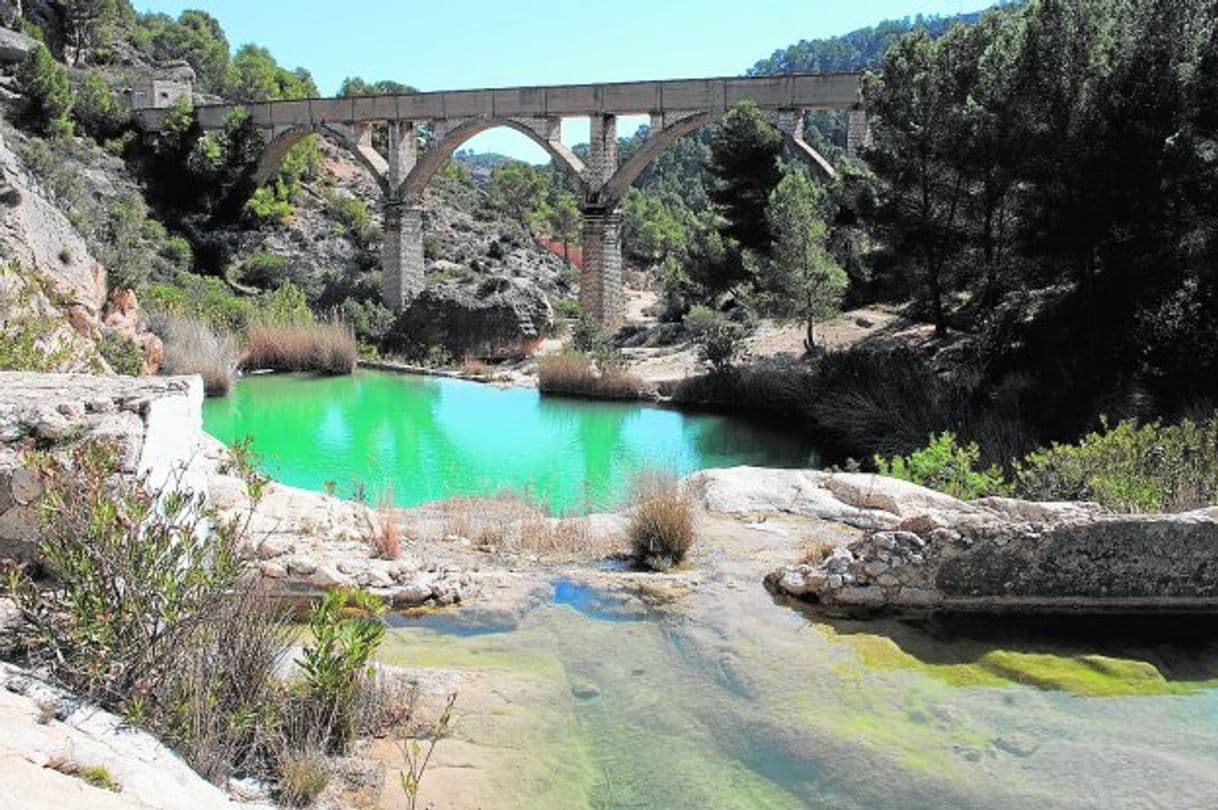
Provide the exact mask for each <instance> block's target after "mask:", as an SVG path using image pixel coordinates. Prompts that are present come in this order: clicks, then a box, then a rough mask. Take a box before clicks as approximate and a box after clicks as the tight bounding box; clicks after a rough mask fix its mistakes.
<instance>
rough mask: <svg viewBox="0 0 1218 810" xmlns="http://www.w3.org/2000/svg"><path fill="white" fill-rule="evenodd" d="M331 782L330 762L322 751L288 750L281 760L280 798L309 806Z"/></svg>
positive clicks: (295, 804)
mask: <svg viewBox="0 0 1218 810" xmlns="http://www.w3.org/2000/svg"><path fill="white" fill-rule="evenodd" d="M328 784H330V763H329V761H328V760H327V759H326V756H325V754H323V753H321V752H320V751H286V752H284V754H283V756H282V757H281V758H280V760H279V798H280V799H282V800H283V801H284V802H286V803H287V805H288V806H289V807H308V806H309V805H311V804H312V803H313V801H314V799H316V798H317V797H318V796H320V795H321V792H322V791H323V790H325V789H326V785H328Z"/></svg>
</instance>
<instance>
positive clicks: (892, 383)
mask: <svg viewBox="0 0 1218 810" xmlns="http://www.w3.org/2000/svg"><path fill="white" fill-rule="evenodd" d="M816 385H817V388H818V395H817V397H816V399H815V400H814V401H813V402H812V403H810V406H811V407H810V410H811V411H812V414H813V416H814V417H815V419H816V422H817V423H818V424H819V425H820V426H821V427H822V428H824V429H827V430H828V431H830V432H831V433H833V434H835V435H836V438H837V440H838V442H839V443H840V444H842V445H844V446H845V447H846V448H848V449H849V450H850V452H852V453H856V454H858V455H859V456H862V457H868V456H871V455H873V454H876V453H878V454H880V455H884V456H892V455H898V454H901V453H909V452H912V451H913V450H916V449H918V448H919V447H921V446H922V445H923V443H924V442H925V441H926V437H927V436H929V435H931V434H934V433H939V432H941V431H943V430H949V429H952V428H954V427H958V426H959V425H960V423H961V421H962V419H963V413H962V411H963V410H964V403H965V402H966V401H967V396H966V392H964V391H961V390H959V389H958V388H956V387H954V386H952V385H950V384H948V383H946V382H944V381H943V380H942V379H940V378H939V377H938V376H937V375H936V374H935V373H934V371H932V370H931V369H930V367H929V366H928V365H927V363H926V361H925V359H924V358H923V357H922V356H921V355H919V354H917V353H916V352H914V351H891V352H890V351H868V350H864V349H856V350H852V351H844V352H831V353H830V354H828V355H826V356H825V357H824V358H822V360H821V363H820V366H819V368H818V369H817V375H816Z"/></svg>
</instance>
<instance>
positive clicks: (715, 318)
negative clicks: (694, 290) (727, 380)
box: [685, 305, 748, 374]
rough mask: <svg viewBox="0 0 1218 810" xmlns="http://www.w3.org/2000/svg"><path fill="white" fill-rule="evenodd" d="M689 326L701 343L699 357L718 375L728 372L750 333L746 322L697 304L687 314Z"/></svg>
mask: <svg viewBox="0 0 1218 810" xmlns="http://www.w3.org/2000/svg"><path fill="white" fill-rule="evenodd" d="M685 328H686V329H687V330H689V334H690V336H691V337H693V339H694V342H695V343H697V344H698V356H699V357H701V358H702V359H703V360H704V361H706V362H707V363H710V365H711V368H712V369H714V371H715V373H716V374H724V373H726V372H727V371H728V370H729V369H730V368H731V365H732V360H733V359H734V358H735V357H736V353H737V352H738V351H739V350H740V344H741V343H742V342H743V341H744V338H745V337H746V336H747V334H748V330H747V329H746V328H745V327H744V325H743V324H739V323H736V322H735V321H733V320H732V319H731V318H729V317H728V316H727V315H725V314H724V313H722V312H719V311H717V310H713V309H711V308H710V307H704V306H701V305H699V306H696V307H693V308H692V309H691V310H690V311H689V313H688V314H687V315H686V316H685Z"/></svg>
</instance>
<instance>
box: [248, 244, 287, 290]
mask: <svg viewBox="0 0 1218 810" xmlns="http://www.w3.org/2000/svg"><path fill="white" fill-rule="evenodd" d="M240 273H241V281H242V283H244V284H249V285H252V286H254V287H260V288H262V289H268V290H269V289H274V288H276V287H278V286H279V285H281V284H283V282H284V281H285V280H287V278H288V275H289V273H290V269H289V267H288V260H287V259H286V258H284V257H283V256H280V255H279V254H278V253H271V252H270V251H267V250H260V251H258V252H257V253H255V254H253V255H252V256H250V257H249V258H248V259H246V260H245V262H244V263H243V264H242V265H241V271H240Z"/></svg>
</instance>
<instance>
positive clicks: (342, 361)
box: [242, 321, 359, 374]
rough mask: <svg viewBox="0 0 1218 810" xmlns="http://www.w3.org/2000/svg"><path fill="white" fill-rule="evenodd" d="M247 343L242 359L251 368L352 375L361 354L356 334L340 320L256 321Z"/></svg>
mask: <svg viewBox="0 0 1218 810" xmlns="http://www.w3.org/2000/svg"><path fill="white" fill-rule="evenodd" d="M246 344H247V345H246V351H245V359H244V360H243V361H242V362H243V365H244V366H245V367H246V368H250V369H274V370H276V371H316V372H319V373H322V374H350V373H352V372H353V371H355V363H356V359H357V357H358V355H359V347H358V345H357V343H356V341H355V335H354V334H353V333H352V331H351V329H350V328H349V327H347V326H346V325H345V324H343V323H342V322H341V321H327V322H323V323H308V324H282V325H281V324H275V323H254V324H252V325H251V326H250V327H249V329H247V330H246Z"/></svg>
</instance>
